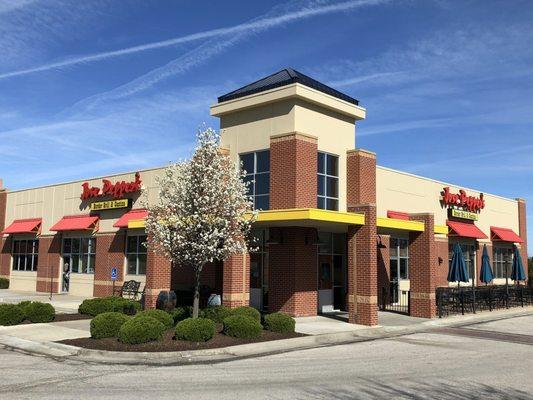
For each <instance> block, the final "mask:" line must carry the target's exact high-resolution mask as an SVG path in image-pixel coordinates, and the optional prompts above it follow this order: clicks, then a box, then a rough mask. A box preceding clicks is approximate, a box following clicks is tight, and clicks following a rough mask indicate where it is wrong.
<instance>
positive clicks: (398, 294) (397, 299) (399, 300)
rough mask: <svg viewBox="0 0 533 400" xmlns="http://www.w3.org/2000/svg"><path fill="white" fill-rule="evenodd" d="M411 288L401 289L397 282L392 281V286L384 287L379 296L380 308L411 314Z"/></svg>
mask: <svg viewBox="0 0 533 400" xmlns="http://www.w3.org/2000/svg"><path fill="white" fill-rule="evenodd" d="M410 294H411V292H410V291H409V290H400V289H399V288H398V285H397V284H394V283H391V285H390V287H388V288H387V287H382V288H381V292H380V296H379V309H380V310H381V311H391V312H396V313H400V314H407V315H409V314H410V301H409V300H410Z"/></svg>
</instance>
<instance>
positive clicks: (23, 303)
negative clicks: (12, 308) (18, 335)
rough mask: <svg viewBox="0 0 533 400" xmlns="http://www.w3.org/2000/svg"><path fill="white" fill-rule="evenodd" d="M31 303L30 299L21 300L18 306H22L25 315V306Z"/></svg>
mask: <svg viewBox="0 0 533 400" xmlns="http://www.w3.org/2000/svg"><path fill="white" fill-rule="evenodd" d="M30 304H31V301H29V300H24V301H21V302H20V303H19V304H18V306H19V307H20V308H22V311H23V312H24V316H26V308H27V307H28V306H29V305H30Z"/></svg>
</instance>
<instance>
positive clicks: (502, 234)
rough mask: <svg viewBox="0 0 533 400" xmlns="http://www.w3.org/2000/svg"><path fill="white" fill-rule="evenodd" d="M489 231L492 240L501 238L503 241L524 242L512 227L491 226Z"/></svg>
mask: <svg viewBox="0 0 533 400" xmlns="http://www.w3.org/2000/svg"><path fill="white" fill-rule="evenodd" d="M490 232H491V234H492V239H493V240H501V241H503V242H510V243H524V241H523V240H522V238H521V237H520V236H518V235H517V234H516V233H515V232H514V231H513V230H512V229H507V228H497V227H495V226H491V227H490Z"/></svg>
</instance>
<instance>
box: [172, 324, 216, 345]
mask: <svg viewBox="0 0 533 400" xmlns="http://www.w3.org/2000/svg"><path fill="white" fill-rule="evenodd" d="M215 327H216V324H215V322H214V321H212V320H210V319H208V318H187V319H184V320H183V321H181V322H179V323H178V325H176V339H178V340H188V341H189V342H207V341H208V340H210V339H212V338H213V336H215Z"/></svg>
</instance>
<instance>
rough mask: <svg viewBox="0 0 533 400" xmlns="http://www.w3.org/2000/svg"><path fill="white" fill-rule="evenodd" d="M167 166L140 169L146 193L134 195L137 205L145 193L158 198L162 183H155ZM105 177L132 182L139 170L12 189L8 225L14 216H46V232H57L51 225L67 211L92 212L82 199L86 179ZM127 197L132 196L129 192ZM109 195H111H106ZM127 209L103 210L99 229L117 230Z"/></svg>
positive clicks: (152, 199) (151, 198)
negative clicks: (117, 222)
mask: <svg viewBox="0 0 533 400" xmlns="http://www.w3.org/2000/svg"><path fill="white" fill-rule="evenodd" d="M162 171H163V168H156V169H148V170H140V171H139V172H140V173H141V180H142V187H143V189H144V191H143V193H144V194H143V195H142V196H143V197H142V198H141V197H139V196H138V195H137V196H134V197H132V198H133V200H134V202H133V208H139V207H141V203H142V199H143V198H144V196H146V198H147V199H148V201H149V202H150V203H152V202H155V201H156V200H157V196H158V187H157V185H156V183H155V177H156V176H157V175H158V174H161V173H162ZM102 179H109V180H110V181H112V182H113V183H115V182H116V181H122V180H124V181H126V182H130V181H133V180H134V179H135V171H134V172H131V173H124V174H120V175H111V176H107V177H103V178H102V177H100V178H94V179H89V180H80V181H75V182H69V183H64V184H57V185H50V186H44V187H40V188H34V189H26V190H16V191H12V192H8V195H7V213H6V226H8V225H9V224H11V223H12V222H13V220H16V219H24V218H42V219H43V224H42V232H41V234H42V235H53V234H55V232H51V231H50V228H51V227H52V226H53V225H54V224H55V223H56V222H58V221H59V220H60V219H61V218H62V217H63V216H65V215H76V214H88V213H89V211H90V210H89V204H90V202H88V201H86V202H82V200H80V195H81V192H82V186H81V185H82V183H83V182H89V185H90V186H97V187H100V188H101V187H102ZM125 197H129V196H128V195H126V196H125ZM105 199H107V198H105ZM102 200H104V199H93V200H91V201H102ZM124 212H125V209H117V210H103V211H99V212H98V213H99V214H100V227H99V232H102V233H104V232H115V231H116V230H117V228H114V227H113V224H114V223H115V222H116V221H117V219H118V218H120V217H121V216H122V215H123V214H124Z"/></svg>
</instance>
